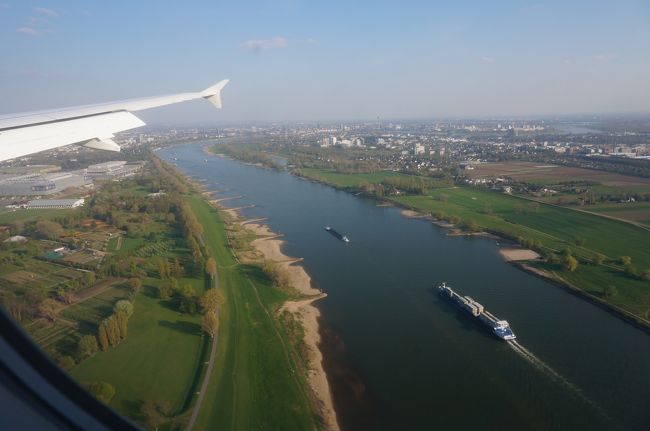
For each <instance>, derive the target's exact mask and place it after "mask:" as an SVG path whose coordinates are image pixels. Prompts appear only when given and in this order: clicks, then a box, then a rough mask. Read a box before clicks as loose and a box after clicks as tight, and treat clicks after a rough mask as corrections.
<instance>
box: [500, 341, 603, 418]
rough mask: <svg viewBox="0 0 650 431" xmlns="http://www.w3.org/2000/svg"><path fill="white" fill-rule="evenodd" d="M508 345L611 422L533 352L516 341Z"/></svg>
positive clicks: (595, 405)
mask: <svg viewBox="0 0 650 431" xmlns="http://www.w3.org/2000/svg"><path fill="white" fill-rule="evenodd" d="M508 344H509V345H510V347H511V348H512V350H514V351H515V352H516V353H517V354H518V355H519V356H521V357H522V358H524V359H525V360H526V361H528V362H529V363H530V364H532V365H533V366H534V367H535V368H537V369H538V370H540V371H541V372H543V373H544V374H546V375H547V376H549V377H550V378H551V379H552V380H553V381H555V382H556V383H559V384H561V385H562V386H565V387H567V388H569V389H571V391H572V392H573V393H574V394H575V395H576V396H577V397H578V398H580V399H581V400H582V401H584V402H585V403H586V404H588V405H590V406H592V407H593V408H594V409H595V410H597V411H598V412H599V413H600V414H601V415H602V416H603V417H605V418H607V419H609V420H611V418H610V417H609V416H608V415H607V413H605V411H604V410H603V409H602V408H601V407H600V406H599V405H598V404H596V402H595V401H593V400H591V399H589V398H588V397H587V396H586V395H585V394H584V393H583V392H582V390H581V389H580V388H579V387H577V386H576V385H574V384H573V383H571V382H570V381H569V380H567V379H566V378H565V377H564V376H562V375H561V374H560V373H558V372H557V371H555V370H554V369H553V368H551V366H550V365H548V364H547V363H546V362H544V361H542V360H541V359H540V358H538V357H537V356H535V354H534V353H533V352H531V351H530V350H528V349H526V348H525V347H524V346H522V345H521V344H519V342H517V340H509V341H508Z"/></svg>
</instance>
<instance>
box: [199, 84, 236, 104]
mask: <svg viewBox="0 0 650 431" xmlns="http://www.w3.org/2000/svg"><path fill="white" fill-rule="evenodd" d="M228 81H230V80H229V79H224V80H223V81H219V82H217V83H216V84H214V85H213V86H212V87H208V88H206V89H205V90H203V91H202V92H201V95H202V96H203V98H204V99H207V100H208V101H210V103H212V104H213V105H214V106H216V107H217V108H221V90H222V89H223V87H225V86H226V84H227V83H228Z"/></svg>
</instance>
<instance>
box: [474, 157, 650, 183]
mask: <svg viewBox="0 0 650 431" xmlns="http://www.w3.org/2000/svg"><path fill="white" fill-rule="evenodd" d="M465 173H466V175H468V176H470V177H472V178H485V177H498V176H505V177H510V178H512V179H514V180H515V181H521V182H536V183H553V182H557V181H567V180H571V181H592V182H596V183H599V184H602V185H604V186H613V187H644V188H647V189H650V178H641V177H633V176H628V175H621V174H616V173H611V172H605V171H597V170H594V169H584V168H573V167H568V166H556V165H547V164H542V163H533V162H503V163H484V164H479V165H475V166H474V169H473V170H469V171H466V172H465Z"/></svg>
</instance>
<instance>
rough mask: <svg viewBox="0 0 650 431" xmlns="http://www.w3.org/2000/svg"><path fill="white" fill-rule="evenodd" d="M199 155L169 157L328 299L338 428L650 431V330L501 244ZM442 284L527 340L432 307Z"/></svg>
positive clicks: (190, 148) (189, 150) (183, 152)
mask: <svg viewBox="0 0 650 431" xmlns="http://www.w3.org/2000/svg"><path fill="white" fill-rule="evenodd" d="M205 145H206V144H205V143H202V144H192V145H185V146H181V147H175V148H170V149H166V150H163V151H161V152H160V155H161V156H162V157H163V158H166V159H167V160H170V161H171V159H172V157H177V159H178V160H177V161H175V162H174V163H176V164H177V166H178V167H179V168H180V169H181V170H182V171H183V172H185V173H187V174H189V175H191V176H193V177H194V178H195V179H197V180H201V181H202V182H204V183H205V185H206V188H207V189H208V190H215V191H216V195H217V196H219V197H227V196H240V195H241V196H242V197H241V198H238V199H233V200H229V201H226V202H224V203H227V204H228V205H229V206H232V207H240V206H246V205H250V204H254V205H255V207H254V208H249V209H246V210H244V211H243V214H244V215H245V216H247V217H251V218H253V217H255V218H257V217H268V221H267V223H268V225H269V226H270V227H271V228H272V229H273V230H274V231H277V232H280V233H282V234H284V240H285V241H286V243H285V246H284V252H285V253H287V254H289V255H292V256H298V257H303V258H304V262H303V263H304V266H305V269H306V270H307V271H308V272H309V274H310V275H311V276H312V279H313V282H314V283H315V284H316V286H317V287H319V288H322V289H323V290H324V291H326V292H327V293H328V295H329V296H328V297H327V298H326V299H325V300H323V301H321V302H319V303H317V305H318V307H319V308H320V309H321V311H322V313H323V322H322V323H323V327H324V328H325V330H324V333H325V335H326V338H325V339H326V340H327V343H326V345H325V346H324V349H325V351H326V355H327V356H328V357H329V360H328V361H327V369H328V373H330V379H331V381H332V384H333V387H334V392H335V403H336V406H337V410H338V411H339V416H340V421H341V423H342V425H343V427H344V429H362V428H367V429H384V430H395V429H401V430H416V429H442V430H446V429H472V430H475V429H487V430H492V429H539V430H545V429H556V430H578V429H593V430H600V429H603V430H605V429H621V430H648V429H650V392H649V388H650V335H649V334H647V333H645V332H643V331H641V330H639V329H636V328H634V327H633V326H631V325H629V324H627V323H625V322H623V321H621V320H620V319H618V318H616V317H615V316H613V315H611V314H609V313H607V312H606V311H604V310H602V309H600V308H598V307H596V306H594V305H591V304H589V303H587V302H585V301H583V300H581V299H579V298H577V297H575V296H573V295H571V294H569V293H567V292H566V291H564V290H562V289H560V288H558V287H556V286H553V285H551V284H549V283H546V282H544V281H543V280H540V279H538V278H535V277H533V276H531V275H529V274H526V273H524V272H522V271H520V270H518V269H516V268H514V267H513V266H511V265H508V264H506V263H504V262H503V260H502V259H501V257H500V256H499V254H498V249H499V245H498V244H497V242H496V241H494V240H488V239H483V238H462V237H448V236H446V232H445V231H444V230H442V229H440V228H438V227H436V226H433V225H431V224H430V223H429V222H426V221H424V220H414V219H407V218H404V217H403V216H401V215H400V212H399V209H396V208H387V207H378V206H377V205H376V202H375V201H373V200H368V199H363V198H360V197H356V196H353V195H351V194H349V193H345V192H341V191H337V190H334V189H332V188H329V187H326V186H323V185H320V184H315V183H311V182H308V181H304V180H300V179H297V178H295V177H293V176H291V175H289V174H287V173H278V172H274V171H271V170H266V169H260V168H256V167H253V166H248V165H244V164H241V163H238V162H236V161H233V160H229V159H225V158H220V157H216V156H206V155H205V154H204V153H203V152H202V148H203V147H204V146H205ZM206 158H207V161H205V159H206ZM325 225H331V226H332V227H334V228H335V229H337V230H338V231H339V232H342V233H343V234H346V235H348V236H349V237H350V239H351V243H350V244H345V243H343V242H341V241H338V240H336V239H335V238H334V237H332V236H331V235H328V234H327V233H326V232H325V231H324V230H323V227H324V226H325ZM441 281H447V282H448V283H450V285H451V286H452V287H453V288H454V289H456V290H457V291H459V292H460V293H462V294H467V295H470V296H472V297H473V298H475V299H476V300H478V301H479V302H481V303H482V304H484V305H485V306H486V308H487V309H488V310H490V311H492V312H493V313H494V314H496V315H497V316H498V317H501V318H505V319H507V320H508V321H509V322H510V325H511V326H512V327H513V329H514V331H515V333H516V334H517V336H518V342H519V345H520V346H513V345H511V344H509V343H506V342H502V341H499V340H497V339H495V338H493V337H492V336H491V335H490V334H489V333H487V332H486V331H485V330H484V329H483V328H482V327H481V326H479V325H477V324H476V323H475V322H474V321H473V320H471V319H470V318H468V317H466V316H465V315H463V314H461V313H460V312H459V311H458V310H457V309H455V308H454V307H452V306H451V305H450V304H448V303H447V302H445V301H444V300H442V299H441V298H439V297H438V295H437V294H435V293H434V292H433V291H432V288H434V287H435V286H436V285H437V284H439V283H440V282H441Z"/></svg>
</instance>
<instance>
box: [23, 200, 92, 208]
mask: <svg viewBox="0 0 650 431" xmlns="http://www.w3.org/2000/svg"><path fill="white" fill-rule="evenodd" d="M83 204H84V199H83V198H79V199H37V200H34V201H29V202H27V205H25V208H27V209H65V208H77V207H80V206H83Z"/></svg>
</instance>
